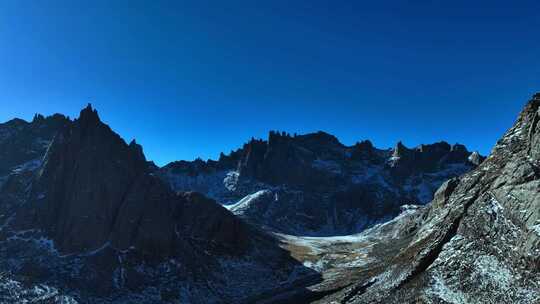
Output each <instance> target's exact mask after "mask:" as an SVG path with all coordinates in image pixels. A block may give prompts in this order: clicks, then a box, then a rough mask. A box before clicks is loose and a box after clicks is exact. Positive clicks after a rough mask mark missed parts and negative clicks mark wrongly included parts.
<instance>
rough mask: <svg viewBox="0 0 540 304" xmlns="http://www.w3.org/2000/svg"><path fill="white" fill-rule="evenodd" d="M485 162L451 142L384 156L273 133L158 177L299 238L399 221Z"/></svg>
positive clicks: (368, 148)
mask: <svg viewBox="0 0 540 304" xmlns="http://www.w3.org/2000/svg"><path fill="white" fill-rule="evenodd" d="M482 160H483V157H482V156H480V155H479V154H478V153H471V152H469V151H467V149H466V148H465V147H464V146H463V145H459V144H456V145H449V144H448V143H445V142H440V143H435V144H431V145H421V146H418V147H416V148H412V149H409V148H407V147H405V146H404V145H403V144H402V143H398V144H397V145H396V147H395V148H394V149H388V150H380V149H377V148H375V147H373V145H372V144H371V142H369V141H363V142H359V143H357V144H356V145H354V146H352V147H347V146H344V145H343V144H341V143H340V142H339V141H338V140H337V139H336V138H335V137H334V136H332V135H329V134H327V133H324V132H318V133H313V134H307V135H294V136H291V135H289V134H286V133H279V132H270V134H269V137H268V140H256V139H252V140H251V141H249V142H248V143H247V144H245V145H244V146H243V147H242V148H241V149H238V150H237V151H233V152H231V153H230V154H229V155H224V154H222V155H221V157H220V159H219V160H218V161H208V162H204V161H202V160H196V161H194V162H186V161H180V162H174V163H171V164H168V165H167V166H165V167H163V168H161V169H160V170H159V172H158V174H159V175H160V176H161V177H162V178H163V179H164V180H165V181H167V182H168V183H169V184H170V185H171V187H172V188H173V189H175V190H177V191H199V192H202V193H205V194H206V195H208V196H210V197H212V198H214V199H216V200H217V201H218V202H220V203H222V204H224V205H226V207H227V208H228V209H229V210H231V211H233V212H234V213H235V214H237V215H239V216H241V217H243V218H246V219H247V220H249V221H251V222H253V223H256V224H258V225H261V226H264V227H266V228H269V229H272V230H275V231H279V232H284V233H289V234H296V235H318V236H324V235H327V236H329V235H335V234H349V233H355V232H359V231H362V230H364V229H366V228H368V227H370V226H372V225H373V224H375V223H377V222H379V221H384V220H388V219H390V218H392V217H393V216H395V215H397V214H398V212H399V208H400V206H401V205H403V204H425V203H427V202H429V201H430V200H431V199H432V198H433V193H434V192H435V190H436V189H437V187H439V186H440V185H441V184H442V183H443V182H444V181H446V180H448V179H449V178H452V177H455V176H459V175H460V174H463V173H465V172H467V171H469V170H471V169H472V168H474V167H475V166H477V165H478V164H479V163H480V162H481V161H482Z"/></svg>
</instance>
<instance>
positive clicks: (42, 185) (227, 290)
mask: <svg viewBox="0 0 540 304" xmlns="http://www.w3.org/2000/svg"><path fill="white" fill-rule="evenodd" d="M34 124H36V125H34ZM49 124H50V125H49ZM42 125H44V126H46V127H44V128H43V130H42V131H38V130H41V127H40V126H42ZM4 127H5V126H4ZM8 127H10V128H15V129H16V130H18V132H20V133H15V134H12V135H9V136H5V137H6V138H8V139H7V140H10V142H14V143H19V142H21V144H20V147H18V149H19V150H18V151H22V152H25V149H33V146H32V145H31V144H30V143H34V142H35V141H36V140H37V139H36V138H41V137H37V136H36V138H34V139H33V140H31V137H32V136H33V135H35V134H38V135H39V136H43V142H44V143H45V142H47V143H49V142H50V144H48V146H47V147H43V146H45V144H43V146H39V147H40V148H41V150H39V151H33V152H32V153H26V154H24V155H28V157H27V158H25V159H20V160H18V161H20V162H26V161H28V159H34V157H36V158H37V159H38V160H39V161H36V164H35V165H33V166H26V165H24V166H23V167H20V165H19V166H15V167H11V168H15V169H14V170H13V171H12V172H11V173H10V174H9V175H8V176H7V177H6V182H5V184H4V186H3V187H2V191H1V193H0V214H2V218H0V220H1V222H0V227H1V228H0V242H1V243H2V246H1V248H2V249H1V251H0V256H1V258H0V260H1V261H2V262H0V269H1V270H2V271H5V272H7V273H11V274H12V275H11V276H8V277H7V279H6V278H4V281H1V280H0V296H2V297H4V292H2V290H4V291H5V289H6V288H7V289H10V288H11V287H10V286H11V285H18V284H22V283H21V280H22V279H23V278H24V280H25V283H24V284H27V285H31V284H37V285H38V286H50V287H47V288H49V289H48V290H45V291H43V292H42V293H39V292H38V295H34V296H32V295H31V293H29V292H27V289H24V288H22V287H21V290H20V291H19V292H18V293H16V292H13V293H11V294H8V295H6V296H5V297H4V298H3V299H6V301H8V302H17V301H19V302H23V301H36V300H37V299H39V298H41V299H47V300H48V301H50V302H53V303H55V302H59V303H60V302H61V303H64V302H62V301H64V300H65V301H68V300H66V299H70V300H69V301H71V300H72V299H75V300H78V301H81V302H83V303H87V302H88V303H90V302H91V303H96V302H104V303H107V302H115V303H116V302H122V301H123V302H126V303H128V302H129V303H132V302H140V303H156V302H160V301H161V302H164V303H165V302H169V301H173V300H174V301H180V302H201V301H202V302H204V303H215V302H221V301H231V302H242V301H247V302H250V301H251V300H250V299H254V298H258V297H264V294H265V293H268V292H272V291H274V290H281V289H286V288H288V286H294V284H296V281H297V280H306V279H309V280H313V279H316V278H317V274H316V273H314V272H313V271H311V270H309V269H307V268H305V267H303V266H302V265H301V264H297V263H296V262H295V261H294V260H293V259H292V258H290V257H289V255H288V253H287V252H285V251H284V250H283V249H281V248H279V247H278V244H277V241H276V240H275V239H274V238H273V237H271V236H269V235H267V234H265V233H263V232H261V231H259V230H257V229H255V228H253V227H251V226H249V225H247V224H246V223H244V222H243V221H242V220H241V219H239V218H238V217H236V216H234V215H233V214H231V213H230V212H229V211H228V210H226V209H225V208H223V207H222V206H220V205H218V204H216V203H215V202H214V201H213V200H211V199H208V198H206V197H205V196H203V195H202V194H198V193H192V192H188V193H176V192H174V191H172V190H171V189H170V187H169V186H168V185H167V184H166V183H164V182H163V181H162V180H161V179H160V178H158V177H156V176H155V175H154V172H155V170H156V169H155V167H154V166H153V165H152V164H151V163H149V162H147V161H146V158H145V156H144V154H143V150H142V147H141V146H140V145H138V144H137V143H136V142H135V141H132V142H131V143H130V144H126V143H125V142H124V140H123V139H121V138H120V136H118V135H117V134H116V133H114V132H113V131H112V130H111V129H110V128H109V126H107V125H106V124H104V123H102V122H101V120H100V118H99V116H98V113H97V111H96V110H94V109H92V107H91V106H90V105H89V106H88V107H87V108H85V109H83V110H82V111H81V113H80V116H79V118H78V119H75V120H74V121H70V120H67V119H65V118H63V117H60V116H53V117H51V118H46V119H45V118H42V117H39V118H38V119H37V120H36V122H32V123H31V124H27V123H24V122H22V121H12V122H10V123H8ZM27 129H28V130H27ZM54 129H56V132H53V130H54ZM32 132H33V133H32ZM39 132H42V133H39ZM6 133H7V132H6ZM17 134H22V135H21V136H25V138H23V139H20V140H19V139H17V136H18V135H17ZM27 137H28V138H27ZM45 151H46V152H45ZM40 152H41V153H43V154H42V155H41V158H38V156H39V153H40ZM13 162H14V163H16V162H17V161H16V160H13ZM6 168H7V166H6ZM10 284H11V285H10ZM36 288H38V289H39V288H41V287H36ZM34 289H35V288H34ZM14 290H17V288H15V289H14ZM25 290H26V291H25ZM38 291H39V290H38ZM25 292H26V293H27V294H25ZM60 292H62V293H63V294H65V296H64V298H62V299H60V300H59V299H57V295H59V294H60ZM55 293H56V294H55ZM143 295H144V296H143ZM202 295H204V297H202ZM203 298H204V299H205V300H204V301H203V300H202V299H203ZM121 299H122V301H121ZM2 301H3V300H2ZM69 303H71V302H69Z"/></svg>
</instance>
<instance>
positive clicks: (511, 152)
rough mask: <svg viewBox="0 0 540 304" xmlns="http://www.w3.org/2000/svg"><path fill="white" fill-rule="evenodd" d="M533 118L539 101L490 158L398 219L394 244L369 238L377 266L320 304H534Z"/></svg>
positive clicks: (537, 175) (537, 172) (539, 182)
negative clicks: (400, 222) (394, 303)
mask: <svg viewBox="0 0 540 304" xmlns="http://www.w3.org/2000/svg"><path fill="white" fill-rule="evenodd" d="M539 114H540V95H538V94H537V95H535V96H534V97H533V98H532V99H531V100H530V101H529V102H528V103H527V105H526V107H525V109H524V110H523V111H522V112H521V114H520V115H519V117H518V120H517V121H516V123H515V125H514V126H513V127H512V128H511V129H510V130H509V131H508V132H507V133H506V134H505V135H504V136H503V137H502V138H501V139H500V140H499V141H498V142H497V144H496V145H495V147H494V149H493V150H492V152H491V154H490V155H489V157H488V158H487V159H486V160H485V161H483V162H482V163H481V164H480V165H479V167H478V168H476V169H475V170H473V171H471V172H469V173H467V174H465V175H463V176H461V177H459V178H456V179H452V180H450V181H448V182H447V183H445V184H444V185H443V186H442V187H441V188H440V189H439V190H438V191H437V194H436V195H435V199H434V200H433V202H432V203H431V204H430V205H429V206H427V207H425V208H421V209H419V210H418V211H417V212H415V213H413V214H411V215H409V216H407V217H406V218H403V220H405V219H407V222H404V223H406V224H405V225H406V227H405V228H404V227H403V226H401V229H400V230H401V231H402V232H401V233H399V234H397V237H395V238H388V237H387V236H384V234H380V231H379V232H377V231H374V232H370V233H372V235H379V237H378V241H375V242H374V243H375V245H374V246H375V247H374V249H373V251H372V252H371V253H370V255H369V256H370V257H373V258H375V260H376V262H373V263H371V264H369V265H367V266H366V267H365V270H364V272H363V273H362V274H361V275H360V277H361V278H360V279H358V280H357V281H356V283H355V284H353V285H352V286H350V287H346V288H344V289H343V290H341V291H339V292H337V293H336V294H334V295H331V296H328V297H325V298H324V299H323V300H321V301H320V303H329V302H332V301H335V302H338V303H393V302H396V303H397V302H400V303H538V302H540V284H539V281H538V278H539V277H540V229H538V227H540V226H539V225H540V212H539V210H540V191H539V190H540V155H539V154H538V153H537V146H538V138H540V129H539V128H538V123H537V121H538V115H539ZM411 218H412V219H414V220H411ZM376 230H377V229H376ZM383 247H385V248H386V251H382V250H381V251H378V252H377V251H376V249H377V248H383ZM389 248H391V250H388V249H389Z"/></svg>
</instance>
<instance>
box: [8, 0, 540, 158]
mask: <svg viewBox="0 0 540 304" xmlns="http://www.w3.org/2000/svg"><path fill="white" fill-rule="evenodd" d="M291 2H293V3H291ZM367 2H368V1H280V0H276V1H81V2H78V1H16V0H13V1H11V0H6V1H1V2H0V121H6V120H8V119H10V118H13V117H21V118H24V119H31V118H32V116H33V114H34V113H43V114H52V113H56V112H61V113H64V114H66V115H69V116H71V117H75V116H77V114H78V111H79V110H80V109H81V108H83V107H84V106H85V105H86V104H87V103H88V102H91V103H92V104H93V105H94V107H96V108H97V109H98V111H99V112H100V115H101V117H102V119H103V120H104V121H105V122H107V123H108V124H110V125H111V127H112V128H113V129H114V130H116V131H117V132H118V133H120V134H121V135H122V136H123V137H124V138H125V139H126V140H127V141H129V140H131V139H132V138H136V139H137V141H138V142H140V143H141V144H142V145H143V146H144V149H145V153H146V155H147V157H148V158H149V159H153V160H155V161H156V162H157V163H158V164H160V165H163V164H165V163H167V162H169V161H172V160H177V159H193V158H195V157H198V156H200V157H202V158H204V159H206V158H216V157H217V156H218V155H219V152H221V151H225V152H227V151H230V150H232V149H235V148H237V147H239V146H240V145H241V144H242V143H244V142H245V141H246V140H248V139H249V138H251V137H252V136H253V137H261V138H265V137H266V136H267V133H268V131H269V130H270V129H277V130H285V131H288V132H290V133H293V132H297V133H306V132H313V131H317V130H324V131H327V132H329V133H332V134H334V135H336V136H337V137H338V138H339V139H340V140H341V141H342V142H343V143H345V144H353V143H354V142H356V141H358V140H362V139H370V140H372V141H373V142H374V143H375V145H376V146H378V147H381V148H387V147H391V146H393V145H394V144H395V143H396V142H397V141H398V140H402V141H403V142H404V143H405V144H406V145H407V146H415V145H417V144H420V143H430V142H434V141H439V140H446V141H449V142H451V143H454V142H460V143H464V144H466V145H467V146H468V147H469V148H470V149H472V150H480V151H481V152H482V153H484V154H487V153H488V152H489V150H490V149H491V147H492V146H493V144H494V143H495V142H496V140H497V139H498V138H499V137H500V136H501V135H502V133H503V132H504V131H505V130H506V129H507V128H509V127H510V126H511V124H512V123H513V121H514V119H515V117H516V115H517V113H518V112H519V111H520V109H521V108H522V107H523V105H524V103H525V102H526V100H527V99H528V98H529V97H530V96H531V95H532V94H533V93H534V92H536V91H540V60H538V54H540V39H538V37H540V18H538V12H539V8H540V7H538V5H535V3H534V2H526V1H519V3H517V2H511V1H489V2H487V1H486V2H482V1H474V4H471V2H472V1H395V2H394V1H377V2H381V3H380V4H376V5H374V4H367ZM370 2H375V1H370ZM383 2H384V3H383Z"/></svg>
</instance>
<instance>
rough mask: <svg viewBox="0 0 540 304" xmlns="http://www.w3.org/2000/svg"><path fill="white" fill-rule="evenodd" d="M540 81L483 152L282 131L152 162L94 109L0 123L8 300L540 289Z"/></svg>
mask: <svg viewBox="0 0 540 304" xmlns="http://www.w3.org/2000/svg"><path fill="white" fill-rule="evenodd" d="M539 108H540V94H536V95H534V96H533V98H532V99H531V100H530V101H529V102H528V103H527V104H526V106H525V107H524V110H523V111H522V112H521V113H520V115H519V117H518V119H517V121H516V123H515V125H514V126H513V127H512V128H511V129H510V130H509V131H508V132H507V133H506V134H505V135H504V136H503V137H502V138H501V139H500V140H499V141H498V142H497V143H496V145H495V147H494V148H493V150H492V152H491V154H490V155H489V156H488V157H487V158H485V157H483V156H481V155H479V154H478V153H477V152H469V151H468V150H467V149H466V147H464V146H463V145H459V144H454V145H450V144H448V143H446V142H439V143H434V144H427V145H420V146H417V147H414V148H407V147H406V146H405V145H403V143H401V142H399V143H397V144H396V146H395V147H394V148H392V149H378V148H375V147H374V146H373V145H372V144H371V142H369V141H361V142H358V143H357V144H355V145H353V146H346V145H343V144H341V143H340V142H339V141H338V140H337V139H336V138H335V137H334V136H332V135H330V134H327V133H324V132H317V133H312V134H305V135H290V134H287V133H285V132H276V131H271V132H270V133H269V136H268V139H267V140H261V139H252V140H250V141H249V142H248V143H246V144H245V145H244V146H243V147H241V148H239V149H237V150H235V151H232V152H231V153H229V154H227V155H225V154H221V156H220V157H219V159H218V160H216V161H212V160H209V161H202V160H195V161H178V162H173V163H170V164H168V165H166V166H163V167H157V166H156V165H154V164H153V163H152V162H150V161H148V160H147V159H146V157H145V155H144V153H143V148H142V147H141V146H140V145H139V144H137V143H136V142H135V141H132V142H130V143H129V144H128V143H126V142H125V141H124V140H123V139H122V138H121V137H120V136H119V135H118V134H116V133H115V132H114V131H113V130H112V129H111V128H110V127H109V126H108V125H106V124H105V123H103V122H102V121H101V119H100V118H99V115H98V113H97V111H96V110H95V109H93V108H92V107H91V106H90V105H89V106H88V107H86V108H85V109H83V110H82V111H81V113H80V115H79V117H78V118H77V119H74V120H71V119H69V118H67V117H65V116H63V115H60V114H55V115H53V116H50V117H44V116H41V115H36V116H35V117H34V119H33V120H32V121H31V122H26V121H23V120H20V119H14V120H11V121H9V122H6V123H4V124H0V244H1V246H0V302H1V303H29V302H37V303H134V302H136V303H312V302H313V303H539V302H540V285H539V282H540V280H539V278H540V276H539V275H540V271H539V270H540V228H539V227H540V226H539V225H540V195H539V193H540V191H539V190H540V189H539V188H540V180H539V178H540V125H539V123H538V122H539V121H540V109H539Z"/></svg>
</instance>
